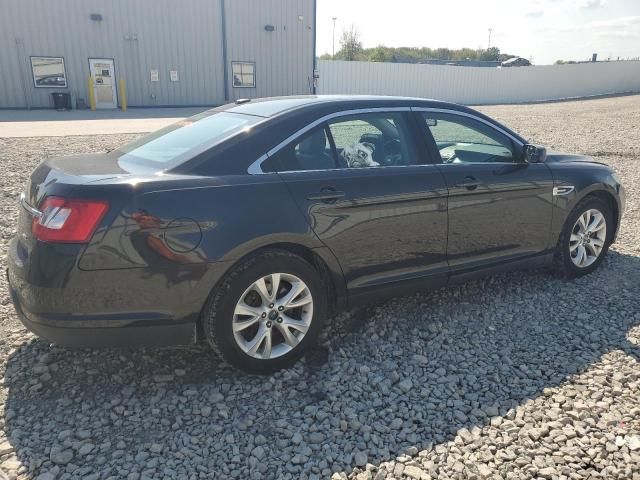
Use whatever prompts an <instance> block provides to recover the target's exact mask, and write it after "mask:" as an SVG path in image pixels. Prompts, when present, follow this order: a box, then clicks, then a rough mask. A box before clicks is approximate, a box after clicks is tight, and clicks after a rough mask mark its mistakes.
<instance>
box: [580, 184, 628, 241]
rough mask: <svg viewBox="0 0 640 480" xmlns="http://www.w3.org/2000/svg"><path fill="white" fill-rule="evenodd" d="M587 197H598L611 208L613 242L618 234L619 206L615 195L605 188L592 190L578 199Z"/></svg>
mask: <svg viewBox="0 0 640 480" xmlns="http://www.w3.org/2000/svg"><path fill="white" fill-rule="evenodd" d="M589 197H591V198H598V199H600V200H602V201H603V202H605V203H606V204H607V205H609V207H610V208H611V213H612V215H613V236H612V237H611V243H613V242H615V240H616V237H617V235H618V226H619V224H620V206H619V205H618V201H617V200H616V197H615V196H613V194H611V193H610V192H609V191H607V190H592V191H591V192H589V193H587V194H586V195H584V196H583V197H582V198H581V199H580V201H582V200H583V199H585V198H589Z"/></svg>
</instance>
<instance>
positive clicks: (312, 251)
mask: <svg viewBox="0 0 640 480" xmlns="http://www.w3.org/2000/svg"><path fill="white" fill-rule="evenodd" d="M268 250H279V251H284V252H288V253H291V254H293V255H296V256H298V257H300V258H302V259H304V260H305V261H306V262H308V263H309V264H311V265H312V266H313V267H314V268H315V269H316V270H317V271H318V273H319V274H320V277H321V279H322V282H323V284H324V285H325V288H326V289H327V299H328V301H329V303H328V305H327V307H328V312H329V315H332V314H334V313H336V312H338V311H340V310H341V309H343V308H345V307H346V305H347V301H346V300H347V293H346V283H345V281H344V277H343V275H342V270H341V269H340V265H339V264H338V261H337V259H336V258H335V257H334V256H333V254H332V253H331V251H330V250H329V249H328V248H326V247H317V248H311V247H309V246H306V245H301V244H299V243H293V242H286V241H279V242H273V243H266V244H264V245H261V246H259V247H255V248H253V249H252V250H250V251H248V252H246V253H244V254H243V255H242V256H240V257H238V258H236V259H235V260H234V261H233V262H230V263H229V265H228V267H227V268H226V270H225V271H224V273H222V274H221V275H220V276H219V277H218V279H217V281H216V282H215V283H214V285H212V286H211V289H210V290H209V294H208V295H207V298H206V299H205V301H204V302H203V305H202V307H201V309H200V315H199V316H198V322H197V336H198V338H203V331H202V317H203V312H204V310H205V309H206V307H207V302H208V299H209V297H210V296H211V294H212V293H213V292H214V291H215V290H216V288H218V287H219V286H220V284H221V283H222V282H223V281H224V279H225V277H226V276H227V275H228V274H229V273H230V272H232V271H233V269H234V268H236V267H237V266H238V265H240V264H241V263H243V262H244V261H246V259H247V258H249V257H252V256H254V255H258V254H260V253H261V252H264V251H268Z"/></svg>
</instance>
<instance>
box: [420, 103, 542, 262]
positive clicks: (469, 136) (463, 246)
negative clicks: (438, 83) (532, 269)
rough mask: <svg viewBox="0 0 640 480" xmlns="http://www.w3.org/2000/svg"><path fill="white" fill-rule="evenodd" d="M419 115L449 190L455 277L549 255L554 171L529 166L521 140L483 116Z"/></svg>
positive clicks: (450, 255)
mask: <svg viewBox="0 0 640 480" xmlns="http://www.w3.org/2000/svg"><path fill="white" fill-rule="evenodd" d="M416 110H418V109H416ZM418 115H419V120H420V122H421V124H422V126H423V128H424V131H425V132H426V133H427V136H428V141H429V142H430V143H431V145H432V148H433V149H434V154H436V153H435V152H437V155H438V156H439V157H440V160H441V163H440V164H439V168H440V169H441V171H442V173H443V174H444V177H445V179H446V183H447V186H448V188H449V235H448V248H447V250H448V252H447V256H448V261H449V265H450V266H451V269H452V274H454V273H456V272H457V271H460V270H464V269H467V268H473V267H477V266H487V265H491V264H494V263H501V262H507V261H509V260H515V259H520V258H526V257H527V256H533V255H535V254H538V253H541V252H543V251H545V250H547V249H548V248H549V246H550V238H549V233H550V226H551V217H552V198H553V178H552V175H551V171H550V170H549V168H548V167H547V166H546V165H544V164H543V163H526V162H525V161H523V160H522V158H523V156H522V145H521V144H520V142H519V141H518V140H517V139H515V138H513V137H512V136H511V135H509V134H508V133H507V132H506V131H503V130H501V129H499V128H498V127H497V126H495V125H493V124H491V123H489V122H487V121H486V120H484V119H482V118H480V117H474V116H472V115H470V114H466V113H464V112H458V113H454V112H449V113H444V112H442V111H434V110H429V109H425V110H422V111H419V112H418Z"/></svg>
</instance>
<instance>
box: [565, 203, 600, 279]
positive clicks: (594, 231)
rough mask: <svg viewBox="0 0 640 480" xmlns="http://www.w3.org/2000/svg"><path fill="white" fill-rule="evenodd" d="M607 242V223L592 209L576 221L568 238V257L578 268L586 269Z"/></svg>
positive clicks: (597, 211)
mask: <svg viewBox="0 0 640 480" xmlns="http://www.w3.org/2000/svg"><path fill="white" fill-rule="evenodd" d="M606 240H607V221H606V218H605V216H604V215H603V214H602V212H600V211H599V210H597V209H595V208H592V209H589V210H587V211H585V212H583V213H582V214H581V215H580V216H579V217H578V220H576V223H575V224H574V226H573V229H572V230H571V236H570V237H569V255H570V256H571V261H572V262H573V264H574V265H575V266H576V267H578V268H586V267H588V266H590V265H592V264H593V262H595V261H596V260H597V259H598V257H600V254H601V253H602V249H603V248H604V245H605V243H606Z"/></svg>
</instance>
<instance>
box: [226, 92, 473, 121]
mask: <svg viewBox="0 0 640 480" xmlns="http://www.w3.org/2000/svg"><path fill="white" fill-rule="evenodd" d="M331 106H333V107H335V109H336V110H344V109H348V108H354V109H355V108H376V107H393V106H397V107H410V106H415V107H433V108H447V109H452V110H463V111H464V110H468V109H467V108H466V107H464V106H462V105H457V104H455V103H450V102H443V101H439V100H432V99H425V98H414V97H398V96H383V95H299V96H290V97H270V98H257V99H242V100H237V101H236V103H231V104H227V105H223V106H222V107H219V108H217V109H216V110H224V111H227V112H233V113H242V114H246V115H255V116H259V117H267V118H268V117H274V116H278V115H282V114H285V113H291V112H293V111H296V110H298V111H299V110H303V109H313V108H314V107H317V108H319V107H325V108H326V107H331Z"/></svg>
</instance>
